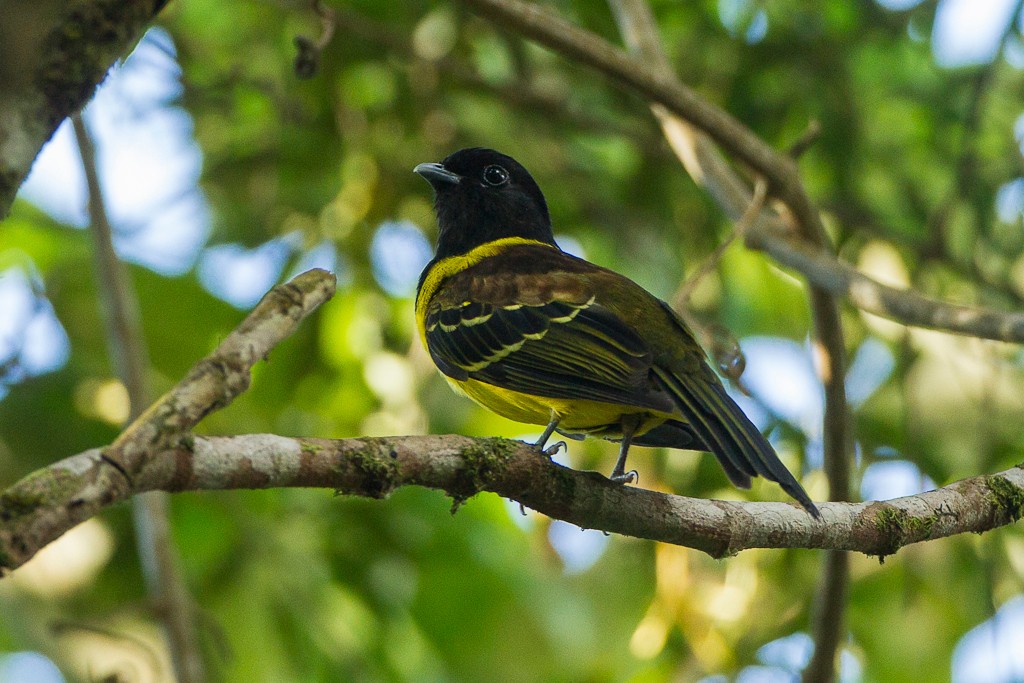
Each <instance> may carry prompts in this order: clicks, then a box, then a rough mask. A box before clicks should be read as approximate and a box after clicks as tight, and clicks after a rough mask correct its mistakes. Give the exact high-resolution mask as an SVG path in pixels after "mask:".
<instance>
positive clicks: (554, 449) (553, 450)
mask: <svg viewBox="0 0 1024 683" xmlns="http://www.w3.org/2000/svg"><path fill="white" fill-rule="evenodd" d="M566 448H567V446H566V445H565V442H564V441H556V442H555V443H553V444H551V445H550V446H548V447H547V448H544V447H543V446H541V448H540V452H541V455H545V456H547V457H549V458H551V457H554V456H555V455H557V454H558V451H564V450H566Z"/></svg>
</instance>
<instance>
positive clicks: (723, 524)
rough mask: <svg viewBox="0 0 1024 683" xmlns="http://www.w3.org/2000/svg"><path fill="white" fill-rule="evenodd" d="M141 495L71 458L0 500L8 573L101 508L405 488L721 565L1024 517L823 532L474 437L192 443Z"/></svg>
mask: <svg viewBox="0 0 1024 683" xmlns="http://www.w3.org/2000/svg"><path fill="white" fill-rule="evenodd" d="M152 456H153V457H149V458H146V459H145V462H144V464H143V465H142V466H141V467H140V468H139V469H138V470H137V472H136V474H135V476H134V477H133V484H132V485H131V486H112V485H110V483H111V482H112V481H117V477H118V476H119V475H118V474H117V471H116V470H115V468H114V467H113V466H112V465H111V464H110V463H109V461H107V460H105V459H104V457H103V451H102V450H101V449H93V450H90V451H86V452H84V453H80V454H78V455H75V456H72V457H70V458H67V459H65V460H62V461H61V462H58V463H55V464H54V465H51V466H50V467H47V468H46V469H43V470H40V471H39V472H36V473H34V474H32V475H30V476H29V477H26V478H25V479H23V480H22V481H20V482H18V483H16V484H15V485H13V486H12V487H10V488H9V489H8V490H7V491H5V492H4V493H3V494H2V495H0V568H2V569H4V570H11V569H14V568H16V567H18V566H20V565H21V564H23V563H24V562H25V561H27V560H28V559H29V558H31V557H32V555H34V554H35V553H36V552H37V551H38V550H39V549H40V548H41V547H42V546H43V545H45V544H46V543H48V542H49V541H51V540H53V539H55V538H57V537H58V536H59V535H60V534H62V533H64V532H65V531H67V530H68V529H70V528H71V527H72V526H74V525H75V524H77V523H79V522H81V521H82V520H84V519H86V518H87V517H91V516H93V515H95V514H97V513H98V512H100V511H101V510H102V509H103V508H105V507H108V506H110V505H113V504H115V503H117V502H119V501H122V500H125V499H126V498H128V497H130V496H133V495H136V494H138V493H142V492H144V491H151V490H162V491H169V492H178V491H196V490H226V489H267V488H279V487H317V488H327V489H333V490H335V491H337V492H339V493H344V494H349V495H356V496H365V497H370V498H387V496H388V495H389V494H390V493H391V492H392V491H394V490H395V489H397V488H399V487H402V486H425V487H428V488H433V489H438V490H441V491H444V492H445V493H447V494H448V495H450V496H452V498H453V499H454V500H455V502H456V504H459V503H461V502H462V501H464V500H465V499H467V498H469V497H471V496H473V495H476V494H477V493H480V492H484V491H489V492H492V493H496V494H498V495H500V496H503V497H505V498H508V499H510V500H514V501H518V502H520V503H522V504H523V505H525V506H527V507H530V508H532V509H534V510H537V511H539V512H542V513H544V514H546V515H548V516H549V517H552V518H555V519H561V520H565V521H567V522H571V523H572V524H576V525H578V526H581V527H584V528H589V529H601V530H604V531H609V532H614V533H619V534H623V535H627V536H635V537H639V538H647V539H651V540H657V541H663V542H666V543H673V544H676V545H682V546H686V547H690V548H695V549H697V550H700V551H703V552H705V553H707V554H709V555H711V556H712V557H726V556H729V555H734V554H736V553H738V552H740V551H741V550H745V549H748V548H823V549H831V550H852V551H858V552H862V553H865V554H868V555H876V556H879V557H883V558H884V557H885V556H887V555H891V554H893V553H895V552H896V551H897V550H899V549H900V548H902V547H903V546H906V545H909V544H911V543H920V542H922V541H929V540H935V539H939V538H945V537H948V536H952V535H955V534H961V533H966V532H974V533H980V532H984V531H988V530H990V529H994V528H996V527H1000V526H1004V525H1006V524H1011V523H1013V522H1014V521H1016V520H1017V519H1019V518H1020V517H1021V514H1022V512H1024V467H1021V466H1018V467H1014V468H1012V469H1009V470H1006V471H1005V472H1000V473H998V474H993V475H984V476H979V477H974V478H971V479H965V480H963V481H959V482H956V483H954V484H950V485H949V486H946V487H944V488H941V489H937V490H935V491H929V492H927V493H922V494H919V495H915V496H908V497H905V498H898V499H895V500H890V501H886V502H867V503H821V504H819V507H820V509H821V514H822V518H821V520H820V521H815V520H814V519H812V518H811V517H810V516H809V515H808V514H807V513H805V512H804V511H803V510H801V509H800V508H799V507H797V506H796V505H794V504H792V503H777V502H773V503H752V502H732V501H728V502H727V501H720V500H705V499H698V498H686V497H683V496H675V495H669V494H665V493H659V492H657V491H649V490H646V489H642V488H639V487H635V486H620V485H618V484H613V483H612V482H610V481H609V480H608V479H606V478H605V477H604V476H603V475H601V474H598V473H596V472H580V471H576V470H571V469H568V468H566V467H563V466H561V465H558V464H557V463H554V462H552V461H551V460H550V459H549V458H546V457H543V456H541V455H540V454H538V453H537V451H536V450H535V449H534V448H533V447H532V446H531V445H529V444H525V443H521V442H519V441H510V440H507V439H473V438H468V437H463V436H452V435H448V436H395V437H384V438H360V439H334V440H331V439H296V438H287V437H282V436H276V435H273V434H250V435H243V436H231V437H210V438H207V437H194V438H189V439H179V440H178V441H177V442H175V443H174V444H170V445H165V446H164V447H163V448H160V449H157V450H155V451H153V452H152Z"/></svg>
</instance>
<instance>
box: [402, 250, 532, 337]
mask: <svg viewBox="0 0 1024 683" xmlns="http://www.w3.org/2000/svg"><path fill="white" fill-rule="evenodd" d="M520 244H538V245H541V246H544V247H548V248H551V245H549V244H545V243H544V242H540V241H538V240H528V239H525V238H523V237H505V238H504V239H500V240H494V241H493V242H487V243H485V244H481V245H480V246H479V247H475V248H474V249H472V250H470V251H469V252H467V253H465V254H462V255H461V256H449V257H448V258H446V259H441V260H440V261H438V262H437V263H435V264H434V267H433V268H431V269H430V272H429V273H427V277H426V278H424V280H423V285H422V286H421V287H420V291H419V292H418V293H417V295H416V324H417V327H418V328H419V332H420V340H421V341H422V342H423V344H424V346H426V343H427V330H426V319H427V305H428V304H429V303H430V300H431V299H432V298H433V297H434V293H435V292H437V288H438V287H440V286H441V283H442V282H444V281H445V280H446V279H447V278H449V277H451V276H452V275H455V274H456V273H461V272H462V271H464V270H465V269H466V268H469V267H470V266H475V265H476V264H478V263H480V262H481V261H483V260H484V259H485V258H490V257H491V256H496V255H498V254H500V253H501V252H502V251H504V250H505V249H508V248H509V247H513V246H517V245H520Z"/></svg>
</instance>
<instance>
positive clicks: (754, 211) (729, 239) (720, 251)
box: [672, 178, 768, 311]
mask: <svg viewBox="0 0 1024 683" xmlns="http://www.w3.org/2000/svg"><path fill="white" fill-rule="evenodd" d="M767 195H768V183H766V182H765V181H764V178H758V179H757V182H756V183H754V196H753V197H752V198H751V200H750V206H748V207H747V210H746V211H745V212H744V213H743V215H742V216H740V219H739V220H738V221H736V223H735V224H734V225H733V229H732V231H731V232H730V233H729V234H728V236H726V238H725V239H724V240H722V241H721V243H720V244H719V245H718V246H717V247H715V250H714V251H713V252H711V253H710V254H709V255H708V256H707V258H705V259H704V261H703V262H702V263H701V264H700V266H698V267H697V270H696V271H694V273H693V274H692V275H691V276H690V277H689V278H688V279H687V280H686V281H685V282H683V284H682V285H681V286H680V287H679V289H678V290H676V295H675V297H673V299H672V306H673V307H674V308H675V309H676V310H677V311H678V310H680V309H683V308H685V307H686V305H687V303H688V302H689V301H690V297H691V296H693V292H694V290H696V289H697V285H699V284H700V282H701V280H703V279H704V278H705V277H707V276H708V274H710V273H711V271H713V270H714V269H715V268H717V267H718V264H719V263H720V262H721V260H722V256H723V255H724V254H725V251H726V249H728V248H729V247H730V246H731V245H732V243H733V242H734V241H735V240H736V238H737V237H742V236H743V235H745V234H746V232H747V229H748V228H750V226H751V225H752V224H753V223H754V221H755V220H757V216H758V214H759V213H761V209H763V208H764V202H765V199H766V198H767Z"/></svg>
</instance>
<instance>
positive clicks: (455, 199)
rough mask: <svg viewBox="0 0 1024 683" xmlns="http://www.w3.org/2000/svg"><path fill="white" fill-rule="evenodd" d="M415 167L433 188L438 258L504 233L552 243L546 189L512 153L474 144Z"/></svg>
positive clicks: (488, 240)
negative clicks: (542, 187) (541, 186)
mask: <svg viewBox="0 0 1024 683" xmlns="http://www.w3.org/2000/svg"><path fill="white" fill-rule="evenodd" d="M413 170H414V171H415V172H416V173H419V174H420V175H421V176H423V178H424V179H425V180H426V181H427V182H428V183H430V185H431V186H432V187H433V188H434V212H435V213H436V214H437V227H438V230H439V234H438V238H437V258H446V257H448V256H456V255H459V254H465V253H466V252H468V251H469V250H471V249H473V248H474V247H477V246H479V245H481V244H484V243H486V242H490V241H492V240H496V239H501V238H503V237H525V238H527V239H534V240H538V241H540V242H545V243H547V244H552V245H553V244H555V238H554V236H553V235H552V233H551V218H550V217H549V216H548V205H547V203H546V202H545V201H544V195H543V194H542V193H541V191H540V188H539V187H537V183H536V182H535V181H534V180H533V177H532V176H531V175H530V173H529V171H527V170H526V169H525V168H523V167H522V166H521V165H520V164H519V162H518V161H516V160H515V159H513V158H512V157H510V156H507V155H505V154H501V153H500V152H495V151H494V150H493V149H483V148H481V147H472V148H470V149H462V150H459V151H458V152H455V153H454V154H452V155H451V156H449V157H448V158H446V159H445V160H444V161H442V162H441V163H439V164H420V165H419V166H417V167H416V168H415V169H413Z"/></svg>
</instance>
